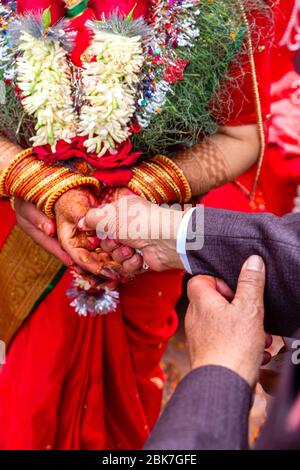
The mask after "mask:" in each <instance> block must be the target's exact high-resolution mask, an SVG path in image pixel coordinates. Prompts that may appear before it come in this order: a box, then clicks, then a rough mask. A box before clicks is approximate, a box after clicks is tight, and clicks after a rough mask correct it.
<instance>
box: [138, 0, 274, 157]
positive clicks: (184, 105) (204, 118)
mask: <svg viewBox="0 0 300 470" xmlns="http://www.w3.org/2000/svg"><path fill="white" fill-rule="evenodd" d="M244 4H245V9H246V11H248V12H249V11H250V10H252V9H255V10H256V12H257V11H258V12H259V13H258V14H259V15H265V16H266V20H269V19H270V16H271V13H270V9H269V7H268V6H267V5H266V4H265V2H264V1H262V0H244ZM238 5H239V3H238V1H234V0H230V1H228V0H213V1H210V0H201V2H200V4H199V6H198V7H197V8H198V10H199V15H198V16H197V25H198V28H199V30H200V36H199V38H197V39H196V40H195V43H194V47H184V48H180V47H178V48H177V54H178V55H179V57H180V58H182V59H184V60H185V59H188V60H190V65H189V66H188V67H187V68H186V73H185V75H184V80H183V81H181V82H178V83H177V84H176V85H175V86H174V87H173V91H174V93H173V94H171V93H169V94H168V96H167V101H166V104H165V106H164V108H163V110H162V113H161V114H160V115H157V116H154V117H153V119H152V121H151V123H150V126H149V127H148V128H146V129H145V130H143V131H142V132H141V133H140V134H135V135H134V136H133V140H134V146H135V148H136V149H139V150H143V152H144V153H145V154H147V155H149V154H150V155H152V154H155V153H168V151H172V150H174V149H175V148H176V147H177V146H178V145H184V146H192V145H194V144H195V143H196V142H198V141H199V138H200V137H201V136H205V135H212V134H214V133H215V132H216V131H217V129H218V123H217V122H216V121H217V120H218V117H217V116H216V115H215V113H214V111H216V108H218V109H221V108H224V107H225V109H226V108H228V107H229V103H226V102H224V103H223V104H222V105H221V106H220V103H216V104H217V105H218V106H215V104H214V100H218V91H219V89H220V86H221V85H222V87H224V86H226V80H227V79H228V70H229V65H230V64H231V63H233V62H234V61H236V62H238V61H239V60H241V59H240V57H241V56H242V55H243V53H244V52H247V51H245V50H244V47H245V43H246V41H245V40H244V38H245V36H246V34H245V33H246V29H245V24H244V21H243V18H242V14H241V9H240V8H239V6H238ZM252 27H253V29H254V28H256V24H255V22H253V24H252ZM245 55H246V57H247V60H248V58H249V56H248V54H245ZM242 65H244V64H242V63H241V64H240V66H241V67H242ZM231 85H232V84H231ZM227 98H228V99H230V97H227ZM223 111H224V109H223Z"/></svg>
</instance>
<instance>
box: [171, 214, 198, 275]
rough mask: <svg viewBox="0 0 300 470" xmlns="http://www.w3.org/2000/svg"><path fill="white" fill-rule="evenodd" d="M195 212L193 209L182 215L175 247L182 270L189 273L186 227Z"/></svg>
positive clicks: (190, 271) (190, 272) (190, 270)
mask: <svg viewBox="0 0 300 470" xmlns="http://www.w3.org/2000/svg"><path fill="white" fill-rule="evenodd" d="M194 210H196V208H195V207H194V208H193V209H190V210H189V211H188V212H186V214H184V216H183V219H182V221H181V223H180V226H179V229H178V233H177V246H176V250H177V253H178V255H179V256H180V259H181V262H182V264H183V266H184V269H185V270H186V271H187V272H188V273H189V274H193V273H192V269H191V266H190V263H189V260H188V257H187V254H186V240H187V232H188V227H189V223H190V220H191V217H192V214H193V212H194Z"/></svg>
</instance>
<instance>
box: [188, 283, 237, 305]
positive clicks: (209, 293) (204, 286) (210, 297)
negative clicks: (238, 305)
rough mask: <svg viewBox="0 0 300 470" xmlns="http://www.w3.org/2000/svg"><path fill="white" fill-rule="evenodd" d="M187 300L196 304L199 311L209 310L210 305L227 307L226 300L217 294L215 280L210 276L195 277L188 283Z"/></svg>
mask: <svg viewBox="0 0 300 470" xmlns="http://www.w3.org/2000/svg"><path fill="white" fill-rule="evenodd" d="M188 298H189V301H190V302H192V303H196V302H197V303H198V305H199V309H211V306H212V303H214V304H219V305H220V306H221V305H223V306H225V305H227V304H228V302H227V300H226V299H225V298H224V297H223V295H221V294H220V293H219V292H218V282H217V279H216V278H214V277H211V276H195V277H193V278H192V279H191V280H190V281H189V283H188Z"/></svg>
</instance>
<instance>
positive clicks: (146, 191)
mask: <svg viewBox="0 0 300 470" xmlns="http://www.w3.org/2000/svg"><path fill="white" fill-rule="evenodd" d="M135 171H136V168H135V169H134V177H133V182H134V183H135V184H136V186H137V187H138V188H140V189H141V191H142V192H143V194H144V195H145V196H146V197H145V199H148V201H151V202H153V204H158V202H159V201H158V200H157V198H156V197H155V195H154V194H153V192H152V191H150V189H149V188H147V186H146V185H145V182H144V179H143V178H140V177H139V176H138V175H137V174H135Z"/></svg>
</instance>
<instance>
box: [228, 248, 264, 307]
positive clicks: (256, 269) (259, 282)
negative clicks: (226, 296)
mask: <svg viewBox="0 0 300 470" xmlns="http://www.w3.org/2000/svg"><path fill="white" fill-rule="evenodd" d="M265 279H266V270H265V264H264V261H263V259H262V258H261V257H260V256H257V255H254V256H250V258H248V260H247V261H246V262H245V263H244V265H243V267H242V270H241V273H240V276H239V280H238V285H237V290H236V295H235V298H234V300H233V303H234V304H236V305H237V304H240V305H239V307H240V308H242V307H245V306H246V305H248V304H250V303H252V304H254V305H259V304H263V301H264V299H263V297H264V289H265Z"/></svg>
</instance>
